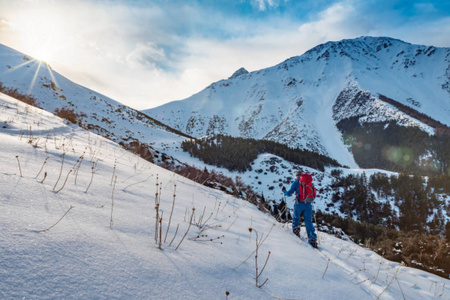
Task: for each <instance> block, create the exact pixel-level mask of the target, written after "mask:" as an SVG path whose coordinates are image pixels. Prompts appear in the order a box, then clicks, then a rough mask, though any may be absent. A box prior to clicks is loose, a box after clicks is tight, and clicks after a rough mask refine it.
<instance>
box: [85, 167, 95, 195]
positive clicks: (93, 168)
mask: <svg viewBox="0 0 450 300" xmlns="http://www.w3.org/2000/svg"><path fill="white" fill-rule="evenodd" d="M91 171H92V174H91V181H89V185H88V187H87V188H86V191H85V193H87V192H88V190H89V188H90V187H91V184H92V181H93V180H94V173H95V162H92V167H91Z"/></svg>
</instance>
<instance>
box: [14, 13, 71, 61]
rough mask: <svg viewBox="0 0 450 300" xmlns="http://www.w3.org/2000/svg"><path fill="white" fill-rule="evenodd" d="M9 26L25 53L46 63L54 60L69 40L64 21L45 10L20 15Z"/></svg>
mask: <svg viewBox="0 0 450 300" xmlns="http://www.w3.org/2000/svg"><path fill="white" fill-rule="evenodd" d="M11 27H12V28H13V29H14V30H15V31H16V32H17V36H18V38H19V39H20V40H21V42H22V44H23V47H24V50H25V51H26V53H27V54H29V55H30V56H31V57H33V58H35V59H37V60H41V61H45V62H48V63H51V62H53V61H56V60H57V58H58V56H59V55H61V53H60V52H61V51H60V50H61V49H63V48H64V47H65V45H67V44H68V42H69V39H68V36H67V34H66V28H65V23H64V21H63V20H62V19H60V18H55V16H54V15H49V14H48V13H47V12H45V11H42V12H40V13H35V14H31V15H30V14H27V15H22V16H21V17H20V18H18V19H17V20H16V22H15V23H14V24H11Z"/></svg>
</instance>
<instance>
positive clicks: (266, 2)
mask: <svg viewBox="0 0 450 300" xmlns="http://www.w3.org/2000/svg"><path fill="white" fill-rule="evenodd" d="M252 4H253V5H254V6H256V7H257V8H258V10H260V11H265V10H266V9H268V8H272V7H277V6H278V5H279V1H277V0H252Z"/></svg>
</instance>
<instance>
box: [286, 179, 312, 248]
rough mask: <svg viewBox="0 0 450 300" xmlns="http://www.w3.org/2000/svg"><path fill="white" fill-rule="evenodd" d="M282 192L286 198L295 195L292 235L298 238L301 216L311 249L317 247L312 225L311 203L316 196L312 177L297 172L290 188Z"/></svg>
mask: <svg viewBox="0 0 450 300" xmlns="http://www.w3.org/2000/svg"><path fill="white" fill-rule="evenodd" d="M282 191H283V193H284V194H285V195H286V196H288V197H290V196H291V195H292V194H293V193H295V203H294V216H293V218H292V230H293V232H294V234H295V235H296V236H298V237H300V216H301V215H303V218H304V219H305V226H306V233H307V234H308V241H309V243H310V244H311V245H312V246H313V247H317V236H316V233H315V229H314V225H313V223H312V204H311V202H313V201H314V198H315V196H316V189H315V188H314V185H313V184H312V176H311V175H310V174H307V173H305V174H302V172H300V171H297V172H296V173H295V181H294V182H293V183H292V185H291V188H290V189H289V190H288V191H287V190H286V188H285V187H283V189H282Z"/></svg>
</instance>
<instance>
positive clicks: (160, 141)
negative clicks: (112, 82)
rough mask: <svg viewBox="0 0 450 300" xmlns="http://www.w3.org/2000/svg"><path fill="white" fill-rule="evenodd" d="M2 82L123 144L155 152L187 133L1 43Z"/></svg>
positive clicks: (0, 80)
mask: <svg viewBox="0 0 450 300" xmlns="http://www.w3.org/2000/svg"><path fill="white" fill-rule="evenodd" d="M0 83H1V86H2V87H3V88H6V89H9V90H16V91H17V92H18V93H21V94H23V95H30V96H32V97H33V98H34V99H36V102H37V105H38V106H39V107H41V108H43V109H45V110H46V111H49V112H52V113H55V112H56V111H58V110H59V111H60V110H63V111H72V112H73V114H74V115H75V116H74V118H76V123H77V124H79V125H80V126H81V127H83V128H84V129H87V130H89V131H91V132H93V133H98V134H100V135H102V136H104V137H106V138H108V139H110V140H113V141H115V142H117V143H121V144H123V145H129V144H131V143H133V142H134V143H138V144H144V145H146V147H148V149H149V151H151V152H152V153H151V155H155V151H159V152H161V151H164V148H165V147H166V145H168V144H172V143H175V142H177V143H180V142H181V141H182V140H184V139H185V138H186V135H185V134H183V133H181V132H179V131H176V130H174V129H172V128H170V127H168V126H167V125H165V124H162V123H161V122H158V121H156V120H154V119H152V118H150V117H149V116H147V115H145V114H143V113H141V112H140V111H137V110H135V109H132V108H130V107H128V106H126V105H123V104H121V103H119V102H117V101H116V100H113V99H111V98H108V97H106V96H104V95H102V94H99V93H97V92H95V91H92V90H90V89H87V88H85V87H83V86H80V85H78V84H76V83H74V82H72V81H71V80H69V79H67V78H66V77H64V76H62V75H60V74H59V73H57V72H55V71H53V70H52V68H51V67H50V66H49V65H47V64H46V63H45V62H43V61H39V60H36V59H33V58H31V57H29V56H27V55H26V54H22V53H20V52H18V51H15V50H13V49H11V48H9V47H6V46H4V45H1V44H0Z"/></svg>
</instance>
